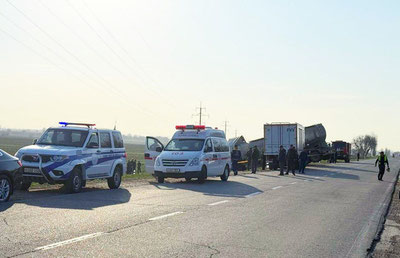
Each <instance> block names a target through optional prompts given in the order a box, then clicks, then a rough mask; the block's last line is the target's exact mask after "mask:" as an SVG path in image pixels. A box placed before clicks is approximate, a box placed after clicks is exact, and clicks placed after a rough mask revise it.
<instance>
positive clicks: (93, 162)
mask: <svg viewBox="0 0 400 258" xmlns="http://www.w3.org/2000/svg"><path fill="white" fill-rule="evenodd" d="M60 125H61V127H55V128H49V129H47V130H46V131H45V132H44V133H43V135H42V136H41V137H40V138H39V140H37V141H36V140H35V141H34V145H30V146H26V147H24V148H21V149H20V150H19V151H18V152H17V153H16V156H17V157H18V158H19V159H20V160H21V162H22V166H23V181H22V184H21V190H28V189H29V187H30V186H31V184H32V182H38V183H41V184H43V183H49V184H65V186H66V190H67V192H69V193H77V192H80V191H81V189H82V187H84V186H85V185H86V181H87V180H91V179H107V181H108V186H109V187H110V188H111V189H115V188H118V187H119V186H120V184H121V180H122V176H123V175H124V174H125V173H126V168H127V167H126V152H125V148H124V142H123V140H122V135H121V133H120V132H119V131H116V130H101V129H96V128H93V127H94V126H95V125H94V124H82V123H68V122H60Z"/></svg>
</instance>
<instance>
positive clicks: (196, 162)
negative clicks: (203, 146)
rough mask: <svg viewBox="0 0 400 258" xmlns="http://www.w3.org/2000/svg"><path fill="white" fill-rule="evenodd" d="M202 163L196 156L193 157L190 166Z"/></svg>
mask: <svg viewBox="0 0 400 258" xmlns="http://www.w3.org/2000/svg"><path fill="white" fill-rule="evenodd" d="M199 164H200V160H199V158H194V159H192V162H190V164H189V166H198V165H199Z"/></svg>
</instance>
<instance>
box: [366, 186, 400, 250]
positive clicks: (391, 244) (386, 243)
mask: <svg viewBox="0 0 400 258" xmlns="http://www.w3.org/2000/svg"><path fill="white" fill-rule="evenodd" d="M399 191H400V181H399V180H398V181H397V184H396V188H395V191H394V194H393V199H392V203H391V206H390V208H389V212H388V215H387V217H386V221H385V224H384V228H383V231H382V233H381V235H380V238H379V241H378V242H377V243H376V245H375V248H374V250H373V252H372V254H371V255H370V257H376V258H381V257H400V193H399Z"/></svg>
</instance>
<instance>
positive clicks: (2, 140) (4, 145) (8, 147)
mask: <svg viewBox="0 0 400 258" xmlns="http://www.w3.org/2000/svg"><path fill="white" fill-rule="evenodd" d="M32 141H33V139H28V138H8V137H0V149H2V150H4V151H6V152H8V153H10V154H11V155H14V154H15V153H16V152H17V151H18V150H19V149H20V148H22V147H24V146H27V145H31V144H32ZM125 149H126V153H127V155H128V160H131V159H136V160H137V161H140V162H141V163H142V171H143V172H144V171H145V166H144V145H140V144H130V143H126V144H125ZM128 177H129V178H136V177H137V178H143V177H147V174H144V175H142V176H139V175H128Z"/></svg>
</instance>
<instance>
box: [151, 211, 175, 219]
mask: <svg viewBox="0 0 400 258" xmlns="http://www.w3.org/2000/svg"><path fill="white" fill-rule="evenodd" d="M181 213H183V211H176V212H172V213H168V214H165V215H161V216H158V217H154V218H151V219H149V220H152V221H153V220H159V219H163V218H167V217H171V216H174V215H178V214H181Z"/></svg>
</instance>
